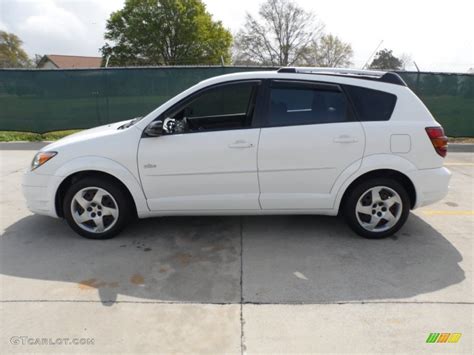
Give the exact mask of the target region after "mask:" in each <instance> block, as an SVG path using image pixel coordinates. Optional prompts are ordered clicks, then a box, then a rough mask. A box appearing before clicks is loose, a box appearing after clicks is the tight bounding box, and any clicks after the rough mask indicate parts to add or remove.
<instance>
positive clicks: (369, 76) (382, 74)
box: [277, 67, 407, 86]
mask: <svg viewBox="0 0 474 355" xmlns="http://www.w3.org/2000/svg"><path fill="white" fill-rule="evenodd" d="M277 72H278V73H299V74H318V75H334V76H345V77H350V78H358V79H366V80H375V81H380V82H384V83H390V84H396V85H402V86H407V84H406V83H405V81H404V80H403V79H402V78H401V77H400V75H398V74H397V73H395V72H390V71H389V72H387V71H381V70H358V69H347V68H313V67H283V68H280V69H278V70H277Z"/></svg>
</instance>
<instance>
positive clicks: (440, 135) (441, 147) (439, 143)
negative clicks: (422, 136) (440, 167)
mask: <svg viewBox="0 0 474 355" xmlns="http://www.w3.org/2000/svg"><path fill="white" fill-rule="evenodd" d="M425 129H426V133H428V137H430V140H431V143H433V147H434V149H435V150H436V153H438V154H439V155H441V156H442V157H443V158H444V157H445V156H446V154H447V153H448V137H446V136H445V135H444V129H443V127H441V126H439V127H426V128H425Z"/></svg>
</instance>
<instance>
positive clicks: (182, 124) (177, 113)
mask: <svg viewBox="0 0 474 355" xmlns="http://www.w3.org/2000/svg"><path fill="white" fill-rule="evenodd" d="M258 84H259V82H257V81H253V82H243V83H231V84H225V85H219V86H217V87H214V88H211V89H208V90H206V91H204V92H203V93H201V94H198V96H197V97H195V98H194V99H192V100H191V101H190V102H188V103H186V104H184V105H182V106H180V107H179V108H177V109H175V110H174V111H173V112H172V113H170V114H168V115H167V117H168V118H172V119H174V120H175V121H174V122H173V123H174V124H175V128H174V130H173V131H172V132H170V133H185V132H196V131H205V130H218V129H232V128H244V127H249V126H250V125H251V123H252V115H253V110H254V107H255V99H256V92H257V87H258Z"/></svg>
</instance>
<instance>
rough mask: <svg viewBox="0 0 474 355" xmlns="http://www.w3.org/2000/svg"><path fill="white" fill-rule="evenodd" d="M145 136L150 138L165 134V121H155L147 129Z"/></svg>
mask: <svg viewBox="0 0 474 355" xmlns="http://www.w3.org/2000/svg"><path fill="white" fill-rule="evenodd" d="M145 134H146V135H147V136H148V137H159V136H161V135H162V134H163V121H161V120H158V121H153V122H152V123H150V124H149V125H148V127H147V128H145Z"/></svg>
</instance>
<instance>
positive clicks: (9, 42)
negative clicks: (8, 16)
mask: <svg viewBox="0 0 474 355" xmlns="http://www.w3.org/2000/svg"><path fill="white" fill-rule="evenodd" d="M22 44H23V42H22V41H21V39H20V38H19V37H18V36H17V35H15V34H13V33H8V32H5V31H0V68H25V67H29V66H31V62H30V59H29V58H28V54H26V52H25V51H24V50H23V48H21V46H22Z"/></svg>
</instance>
